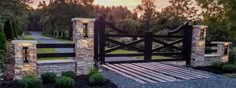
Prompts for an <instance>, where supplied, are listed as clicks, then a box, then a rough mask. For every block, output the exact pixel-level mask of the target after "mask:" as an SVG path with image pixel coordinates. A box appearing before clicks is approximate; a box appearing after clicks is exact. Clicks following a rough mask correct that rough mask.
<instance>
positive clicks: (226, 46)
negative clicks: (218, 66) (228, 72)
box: [211, 42, 232, 62]
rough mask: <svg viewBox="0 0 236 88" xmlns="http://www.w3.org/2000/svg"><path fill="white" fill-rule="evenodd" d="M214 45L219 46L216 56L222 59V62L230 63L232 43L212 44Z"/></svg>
mask: <svg viewBox="0 0 236 88" xmlns="http://www.w3.org/2000/svg"><path fill="white" fill-rule="evenodd" d="M211 43H212V44H217V47H216V49H217V52H216V54H217V55H219V57H220V60H218V61H220V62H227V61H229V51H230V45H231V44H232V43H231V42H211Z"/></svg>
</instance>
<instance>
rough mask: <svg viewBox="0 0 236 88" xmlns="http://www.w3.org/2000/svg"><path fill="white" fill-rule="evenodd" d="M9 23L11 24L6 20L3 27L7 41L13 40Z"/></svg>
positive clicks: (12, 32) (12, 30)
mask: <svg viewBox="0 0 236 88" xmlns="http://www.w3.org/2000/svg"><path fill="white" fill-rule="evenodd" d="M11 23H12V22H11V21H10V20H9V19H7V21H6V22H5V25H4V32H5V36H6V39H7V40H12V39H14V29H13V27H12V24H11Z"/></svg>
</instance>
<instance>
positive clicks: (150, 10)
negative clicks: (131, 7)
mask: <svg viewBox="0 0 236 88" xmlns="http://www.w3.org/2000/svg"><path fill="white" fill-rule="evenodd" d="M136 10H137V12H141V13H142V15H141V17H140V22H141V29H144V30H145V31H150V28H152V26H153V21H154V20H155V19H156V16H157V14H158V13H157V11H156V6H155V4H154V1H153V0H142V4H141V5H138V6H137V7H136Z"/></svg>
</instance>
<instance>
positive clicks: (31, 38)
mask: <svg viewBox="0 0 236 88" xmlns="http://www.w3.org/2000/svg"><path fill="white" fill-rule="evenodd" d="M22 40H34V39H33V37H32V35H24V36H22Z"/></svg>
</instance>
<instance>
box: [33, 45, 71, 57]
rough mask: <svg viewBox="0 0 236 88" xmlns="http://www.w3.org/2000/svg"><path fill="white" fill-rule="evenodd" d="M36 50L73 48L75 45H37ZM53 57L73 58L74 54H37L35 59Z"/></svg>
mask: <svg viewBox="0 0 236 88" xmlns="http://www.w3.org/2000/svg"><path fill="white" fill-rule="evenodd" d="M37 48H38V49H40V48H73V49H74V48H75V44H37ZM54 57H75V52H74V51H73V52H71V53H38V54H37V58H54Z"/></svg>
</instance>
